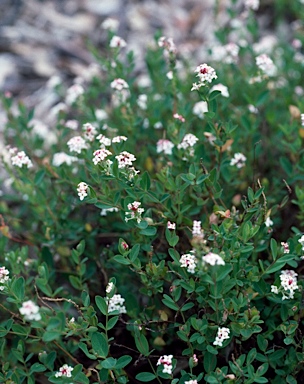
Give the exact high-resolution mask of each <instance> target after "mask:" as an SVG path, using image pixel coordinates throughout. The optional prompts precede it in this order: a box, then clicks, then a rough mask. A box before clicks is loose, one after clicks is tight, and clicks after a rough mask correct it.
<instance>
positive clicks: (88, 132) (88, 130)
mask: <svg viewBox="0 0 304 384" xmlns="http://www.w3.org/2000/svg"><path fill="white" fill-rule="evenodd" d="M82 130H83V131H84V137H85V138H86V139H87V140H88V141H93V140H94V139H95V136H96V134H97V129H96V128H95V127H94V125H92V124H90V123H86V124H83V126H82Z"/></svg>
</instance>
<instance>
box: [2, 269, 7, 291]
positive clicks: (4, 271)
mask: <svg viewBox="0 0 304 384" xmlns="http://www.w3.org/2000/svg"><path fill="white" fill-rule="evenodd" d="M8 275H9V271H8V270H7V269H6V268H5V267H0V284H5V283H6V282H7V281H8V280H9V276H8ZM3 289H4V286H3V285H0V291H3Z"/></svg>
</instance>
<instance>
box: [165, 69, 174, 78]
mask: <svg viewBox="0 0 304 384" xmlns="http://www.w3.org/2000/svg"><path fill="white" fill-rule="evenodd" d="M166 77H167V79H169V80H172V79H173V72H172V71H169V72H167V73H166Z"/></svg>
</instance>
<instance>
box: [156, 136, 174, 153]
mask: <svg viewBox="0 0 304 384" xmlns="http://www.w3.org/2000/svg"><path fill="white" fill-rule="evenodd" d="M173 148H174V144H173V143H172V141H170V140H167V139H160V140H158V142H157V144H156V152H157V153H161V152H164V153H165V154H166V155H172V149H173Z"/></svg>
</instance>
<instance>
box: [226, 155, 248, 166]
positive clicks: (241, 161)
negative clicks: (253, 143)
mask: <svg viewBox="0 0 304 384" xmlns="http://www.w3.org/2000/svg"><path fill="white" fill-rule="evenodd" d="M246 160H247V158H246V156H244V155H243V154H242V153H235V154H234V157H233V158H232V159H231V161H230V165H232V166H233V165H235V166H236V167H237V168H242V167H244V166H245V162H246Z"/></svg>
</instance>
